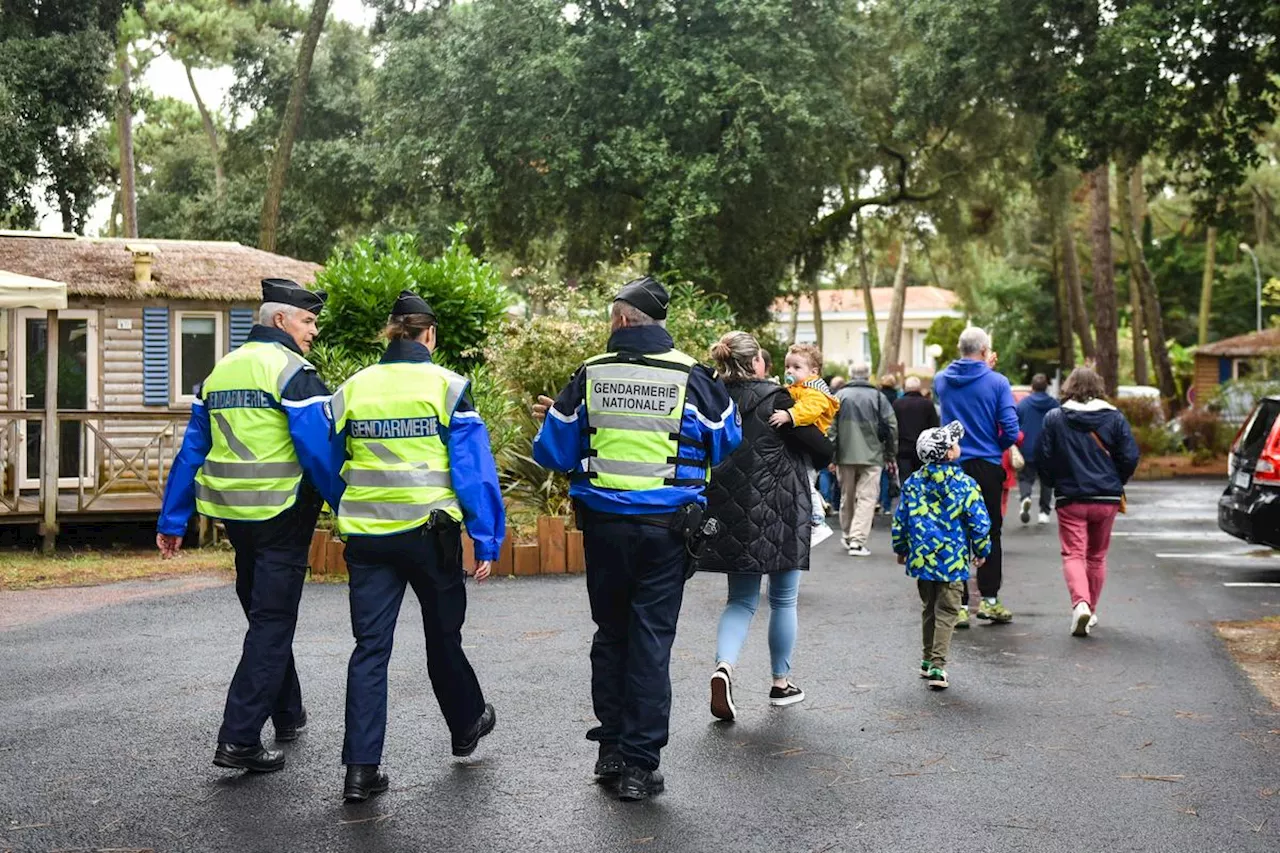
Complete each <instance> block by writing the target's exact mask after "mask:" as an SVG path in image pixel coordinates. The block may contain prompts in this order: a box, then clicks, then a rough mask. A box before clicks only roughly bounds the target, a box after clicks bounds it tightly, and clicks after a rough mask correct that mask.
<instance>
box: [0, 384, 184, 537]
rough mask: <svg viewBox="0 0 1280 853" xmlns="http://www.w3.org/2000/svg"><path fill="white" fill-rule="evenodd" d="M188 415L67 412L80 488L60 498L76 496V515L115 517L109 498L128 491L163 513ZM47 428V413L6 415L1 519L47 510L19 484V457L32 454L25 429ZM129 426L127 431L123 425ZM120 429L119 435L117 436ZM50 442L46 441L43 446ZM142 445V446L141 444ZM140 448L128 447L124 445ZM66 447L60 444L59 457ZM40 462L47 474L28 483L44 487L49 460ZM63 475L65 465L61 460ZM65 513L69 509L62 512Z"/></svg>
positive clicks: (0, 414)
mask: <svg viewBox="0 0 1280 853" xmlns="http://www.w3.org/2000/svg"><path fill="white" fill-rule="evenodd" d="M188 417H189V415H188V413H187V412H181V411H178V412H171V411H155V410H124V411H120V410H114V411H85V410H72V409H65V410H60V411H59V412H58V421H59V434H60V436H61V435H62V434H64V431H65V430H67V429H74V430H75V431H76V436H77V442H78V446H79V465H78V469H79V470H78V471H77V473H76V475H75V480H76V484H75V485H74V486H60V488H59V490H58V491H59V493H60V494H61V495H67V494H68V493H71V492H74V495H75V501H74V503H73V504H72V506H71V507H69V508H68V509H71V510H72V511H74V512H95V511H102V512H114V511H119V509H120V507H119V506H108V503H109V501H105V500H103V498H104V497H105V496H107V495H112V494H119V493H120V492H122V491H125V490H124V489H123V488H121V487H122V486H124V485H126V484H127V485H128V486H129V491H131V492H133V493H137V492H140V491H141V492H143V493H145V495H146V496H150V497H153V498H154V502H155V506H156V507H159V505H160V500H161V499H162V498H163V496H164V483H165V478H166V477H167V476H168V472H169V470H170V469H171V468H172V467H173V460H174V457H175V456H176V455H177V452H178V448H179V446H180V445H179V441H178V433H179V428H180V427H181V426H182V425H183V424H185V423H186V422H187V419H188ZM43 422H44V412H40V411H26V410H13V409H9V410H4V409H0V515H4V514H6V513H11V514H28V513H30V514H35V513H38V512H39V510H40V507H41V506H43V500H42V499H43V497H44V496H41V499H40V500H37V499H34V496H35V495H37V494H38V493H39V490H38V489H36V488H34V487H32V488H24V486H23V484H22V482H21V481H20V479H19V471H20V466H19V464H18V462H19V454H21V453H25V452H26V440H24V438H23V436H24V430H23V427H24V426H25V427H26V428H27V429H29V428H30V426H29V425H31V424H41V423H43ZM123 424H128V427H127V428H126V429H120V425H123ZM112 425H116V429H117V430H118V431H112V429H111V426H112ZM45 440H47V436H46V435H42V436H41V441H45ZM139 442H141V443H140V444H139ZM126 443H127V444H129V445H136V446H130V447H125V446H123V445H124V444H126ZM62 447H63V445H62V443H61V438H60V440H59V445H58V448H59V451H61V448H62ZM37 456H39V457H40V458H39V461H38V463H37V464H38V465H40V467H41V470H27V471H26V472H25V473H26V478H27V479H28V480H31V481H35V482H43V478H42V474H43V470H42V469H43V465H44V460H45V454H43V453H40V454H37ZM55 464H57V465H58V466H59V470H61V467H60V466H61V462H60V460H59V459H58V457H57V456H55ZM59 509H60V511H65V510H63V507H62V506H60V507H59Z"/></svg>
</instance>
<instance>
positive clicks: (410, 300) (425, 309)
mask: <svg viewBox="0 0 1280 853" xmlns="http://www.w3.org/2000/svg"><path fill="white" fill-rule="evenodd" d="M405 314H429V315H430V316H432V317H434V316H436V312H435V311H434V310H433V309H432V308H431V305H430V304H429V303H428V302H427V300H425V299H423V298H422V297H421V296H419V295H418V294H416V293H414V292H413V291H412V290H402V291H400V298H398V299H397V300H396V304H395V305H392V306H391V316H392V317H403V316H404V315H405Z"/></svg>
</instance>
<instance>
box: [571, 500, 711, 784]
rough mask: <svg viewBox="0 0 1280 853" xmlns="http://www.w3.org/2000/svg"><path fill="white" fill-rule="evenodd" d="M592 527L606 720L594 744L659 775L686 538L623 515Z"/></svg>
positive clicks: (590, 589) (595, 648)
mask: <svg viewBox="0 0 1280 853" xmlns="http://www.w3.org/2000/svg"><path fill="white" fill-rule="evenodd" d="M584 526H585V529H584V531H583V546H584V549H585V551H586V560H587V595H588V597H589V598H590V600H591V618H592V619H593V620H594V621H595V623H596V633H595V637H594V638H593V639H592V641H591V700H592V703H593V705H594V707H595V713H596V719H597V720H599V721H600V725H599V726H597V727H596V728H594V729H592V730H591V731H590V732H588V733H587V738H588V739H590V740H594V741H599V742H600V743H602V744H612V745H616V746H617V747H618V750H619V752H620V753H621V755H622V760H623V761H624V762H626V763H627V764H629V765H632V766H635V767H641V768H643V769H645V770H656V769H657V768H658V762H659V754H660V752H661V750H662V748H663V747H664V746H666V745H667V729H668V722H669V721H670V718H671V644H672V643H673V642H675V638H676V620H677V619H678V618H679V616H680V603H681V601H682V600H683V599H684V580H685V558H686V552H685V542H684V537H683V536H682V535H681V534H679V533H676V532H673V531H671V530H668V529H665V528H662V527H658V526H655V525H653V524H644V523H640V522H635V521H624V520H618V516H604V517H601V516H596V517H594V518H593V517H590V516H588V517H587V518H586V519H584Z"/></svg>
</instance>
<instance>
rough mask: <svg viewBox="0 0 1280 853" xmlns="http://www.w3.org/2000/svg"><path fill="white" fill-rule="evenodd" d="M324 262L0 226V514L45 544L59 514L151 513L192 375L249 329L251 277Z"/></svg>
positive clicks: (69, 519) (190, 243)
mask: <svg viewBox="0 0 1280 853" xmlns="http://www.w3.org/2000/svg"><path fill="white" fill-rule="evenodd" d="M319 269H320V267H319V266H317V265H316V264H312V263H307V262H304V261H297V260H293V259H291V258H286V257H282V256H279V255H274V254H271V253H269V252H262V251H259V250H257V249H253V248H249V247H246V246H241V245H240V244H238V243H220V242H206V241H196V240H146V239H141V240H118V239H93V238H85V237H76V236H72V235H54V234H37V233H31V232H14V231H0V524H29V523H39V524H41V525H43V528H44V529H43V532H44V534H45V542H46V546H47V547H50V546H51V545H52V541H53V535H54V534H56V532H57V529H58V526H59V524H63V525H65V524H69V523H76V522H87V521H93V520H108V519H111V520H126V519H137V520H140V521H141V520H145V519H147V518H148V517H150V518H154V516H155V514H156V512H157V510H158V509H159V506H160V496H161V494H162V493H163V488H164V478H165V474H166V473H167V471H168V468H169V466H170V465H171V463H172V460H173V456H174V454H175V453H176V452H177V449H178V448H179V447H180V446H181V439H182V429H183V425H184V424H185V423H186V419H187V415H188V412H189V410H190V407H191V401H192V399H193V393H194V391H195V386H196V385H197V384H198V383H199V382H200V381H201V380H203V378H204V377H205V376H206V375H207V374H208V372H209V370H210V369H211V368H212V367H213V365H214V364H215V363H216V362H217V360H218V359H219V358H221V357H222V356H223V355H225V354H226V353H228V352H230V351H231V350H233V349H235V348H236V347H237V346H239V345H240V344H241V343H242V342H243V341H244V339H245V337H246V336H247V335H248V333H249V329H250V327H251V326H252V325H253V322H254V313H255V309H256V307H257V303H258V299H259V297H260V294H261V290H260V286H259V282H260V280H261V279H263V278H273V277H274V278H292V279H294V280H295V281H297V282H299V283H300V284H303V285H309V284H311V283H312V282H313V281H314V278H315V274H316V272H317V271H318V270H319ZM51 329H53V330H54V334H52V335H51V334H50V330H51ZM54 365H56V367H54ZM51 368H52V370H51ZM50 378H52V381H50ZM49 391H53V393H52V394H49V393H47V392H49ZM50 420H53V421H55V422H56V423H57V427H56V433H57V440H56V442H52V443H49V442H45V441H44V437H45V435H46V434H47V432H48V431H47V430H46V429H45V424H46V423H48V422H49V421H50ZM50 494H53V495H56V500H52V501H51V500H46V499H45V498H46V497H48V496H49V495H50Z"/></svg>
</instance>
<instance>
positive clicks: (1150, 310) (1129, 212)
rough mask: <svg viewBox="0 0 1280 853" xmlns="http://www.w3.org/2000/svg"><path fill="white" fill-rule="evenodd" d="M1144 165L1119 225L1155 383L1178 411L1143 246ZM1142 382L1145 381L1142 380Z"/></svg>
mask: <svg viewBox="0 0 1280 853" xmlns="http://www.w3.org/2000/svg"><path fill="white" fill-rule="evenodd" d="M1141 168H1142V166H1141V165H1140V164H1139V165H1136V166H1135V167H1134V172H1133V174H1134V176H1136V178H1130V180H1129V184H1128V188H1127V192H1123V194H1122V197H1121V199H1120V227H1121V229H1122V230H1121V233H1122V235H1123V238H1124V243H1125V252H1127V253H1131V256H1130V260H1129V270H1130V282H1131V283H1130V286H1131V287H1132V286H1134V285H1136V286H1137V289H1138V298H1139V300H1140V301H1141V305H1142V323H1143V327H1144V328H1145V329H1146V333H1147V342H1148V344H1149V345H1150V350H1151V366H1152V367H1153V368H1154V371H1155V376H1156V384H1157V385H1159V386H1160V396H1162V397H1164V398H1165V399H1167V400H1168V401H1169V405H1170V407H1171V408H1172V409H1173V410H1174V411H1177V410H1178V409H1179V408H1180V399H1181V398H1179V396H1178V385H1177V382H1176V380H1175V378H1174V375H1173V363H1172V362H1171V361H1170V360H1169V348H1168V346H1167V345H1166V343H1165V338H1164V318H1163V316H1162V315H1161V313H1160V297H1159V294H1157V293H1156V287H1155V281H1154V280H1153V279H1152V277H1151V268H1150V267H1148V266H1147V256H1146V252H1145V251H1143V247H1142V237H1141V232H1142V221H1143V218H1144V217H1143V216H1140V215H1138V211H1139V210H1144V211H1145V208H1146V194H1145V193H1144V192H1143V189H1142V173H1141V171H1139V170H1140V169H1141ZM1139 384H1146V383H1144V382H1141V381H1139Z"/></svg>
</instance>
